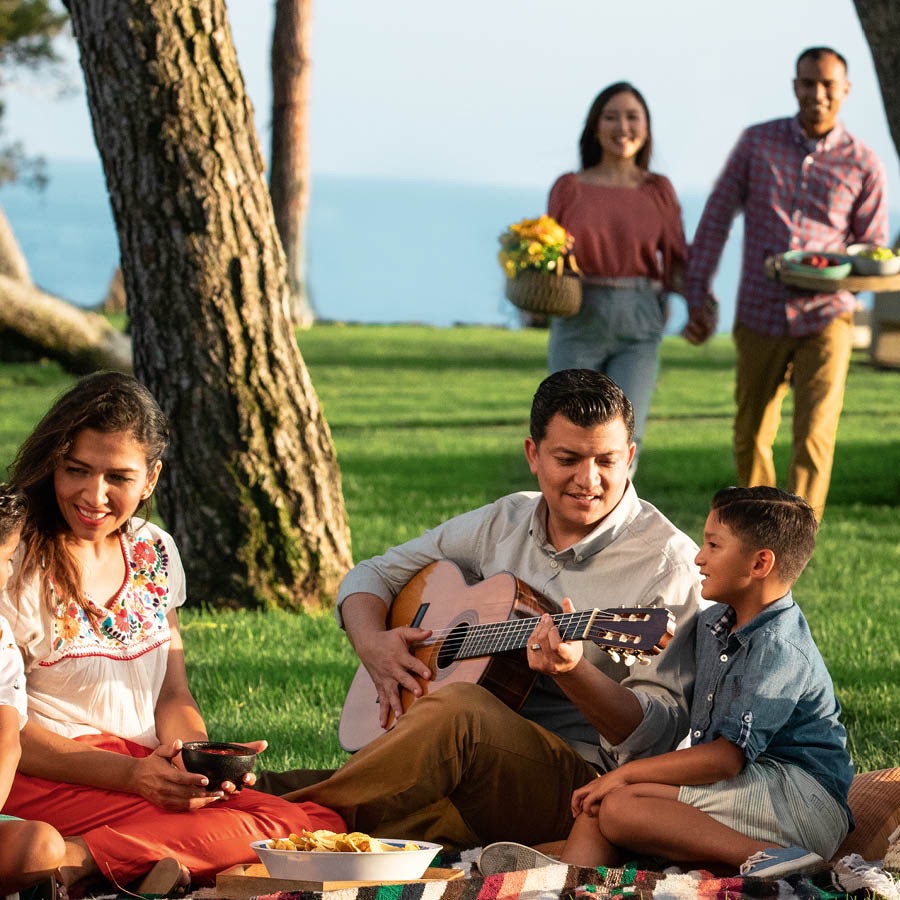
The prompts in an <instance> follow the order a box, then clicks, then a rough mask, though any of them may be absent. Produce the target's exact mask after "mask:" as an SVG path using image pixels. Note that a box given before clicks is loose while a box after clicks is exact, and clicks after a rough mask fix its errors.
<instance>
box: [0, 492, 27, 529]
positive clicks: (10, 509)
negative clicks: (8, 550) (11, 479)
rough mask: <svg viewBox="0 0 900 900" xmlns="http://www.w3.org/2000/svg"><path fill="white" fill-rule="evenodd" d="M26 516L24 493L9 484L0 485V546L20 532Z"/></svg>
mask: <svg viewBox="0 0 900 900" xmlns="http://www.w3.org/2000/svg"><path fill="white" fill-rule="evenodd" d="M27 514H28V501H27V500H26V499H25V493H24V491H20V490H19V489H18V488H14V487H13V486H12V485H9V484H0V544H5V543H6V542H7V541H8V540H9V539H10V537H12V535H14V534H15V533H16V532H17V531H21V530H22V526H23V525H24V524H25V516H26V515H27Z"/></svg>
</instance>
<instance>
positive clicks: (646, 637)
mask: <svg viewBox="0 0 900 900" xmlns="http://www.w3.org/2000/svg"><path fill="white" fill-rule="evenodd" d="M674 634H675V617H674V616H673V615H672V613H670V612H669V610H667V609H658V608H655V607H651V608H649V609H642V608H640V607H634V608H629V607H619V608H613V609H595V610H594V611H593V614H592V615H591V618H590V621H589V623H588V627H587V630H586V633H585V635H584V637H585V639H586V640H590V641H593V642H594V643H595V644H597V646H599V647H600V648H601V649H602V650H605V651H606V652H607V653H608V654H609V656H610V658H611V659H613V660H614V661H615V662H624V663H625V665H626V666H633V665H634V664H635V662H640V663H642V664H644V665H648V664H649V663H650V658H651V657H653V656H656V655H657V654H659V653H661V652H662V651H663V649H664V648H665V646H666V644H668V643H669V641H670V640H671V639H672V636H673V635H674Z"/></svg>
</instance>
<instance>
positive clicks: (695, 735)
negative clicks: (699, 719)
mask: <svg viewBox="0 0 900 900" xmlns="http://www.w3.org/2000/svg"><path fill="white" fill-rule="evenodd" d="M702 734H703V732H702V731H695V732H694V737H696V738H698V737H700V736H701V735H702Z"/></svg>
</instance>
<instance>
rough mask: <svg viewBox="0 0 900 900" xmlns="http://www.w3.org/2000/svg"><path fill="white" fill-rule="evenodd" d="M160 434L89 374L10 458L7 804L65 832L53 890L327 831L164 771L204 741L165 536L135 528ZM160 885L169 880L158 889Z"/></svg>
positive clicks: (210, 860) (153, 415)
mask: <svg viewBox="0 0 900 900" xmlns="http://www.w3.org/2000/svg"><path fill="white" fill-rule="evenodd" d="M167 436H168V428H167V423H166V419H165V416H164V414H163V413H162V411H161V410H160V408H159V406H158V405H157V404H156V401H155V400H154V399H153V397H152V395H151V394H150V392H149V391H147V389H146V388H145V387H143V386H142V385H141V384H140V383H139V382H138V381H137V380H136V379H134V378H131V377H130V376H126V375H121V374H118V373H103V374H99V375H94V376H89V377H88V378H85V379H82V381H80V382H79V383H78V384H76V385H75V387H73V388H72V389H71V390H70V391H69V392H68V393H67V394H65V395H63V396H62V397H61V398H60V399H59V400H58V401H57V402H56V404H55V405H54V406H53V408H52V409H51V410H50V411H49V412H48V413H47V415H46V416H44V418H43V419H42V420H41V422H39V423H38V425H37V426H36V428H35V430H34V432H33V433H32V435H31V436H30V437H29V438H28V439H27V440H26V441H25V443H24V444H23V445H22V447H21V448H20V450H19V453H18V455H17V457H16V460H15V462H14V464H13V475H12V480H13V484H14V485H16V486H18V487H20V488H21V489H23V490H24V491H25V493H26V494H27V495H28V498H29V506H30V510H31V512H30V514H29V518H28V520H27V522H26V526H25V530H24V532H23V540H22V545H21V547H20V551H19V555H18V560H17V563H16V571H15V575H14V578H13V582H12V588H11V591H10V597H11V599H10V601H9V602H8V603H6V604H5V605H4V606H0V613H5V614H6V615H7V617H8V618H9V619H10V622H11V624H12V627H13V630H14V633H15V636H16V641H17V643H18V645H19V648H20V650H21V651H22V654H23V657H24V659H25V668H26V672H27V675H28V680H27V692H28V717H29V721H28V724H27V725H26V726H25V728H24V729H23V731H22V759H21V763H20V767H19V773H18V774H17V776H16V779H15V781H14V784H13V787H12V790H11V791H10V797H9V801H8V804H7V811H8V812H10V813H13V814H16V815H23V816H27V817H28V818H37V819H43V820H44V821H47V822H50V823H51V824H53V825H54V826H55V827H56V828H57V829H58V830H59V831H60V832H61V833H62V834H64V835H77V836H78V837H77V838H73V839H69V840H67V842H66V858H65V860H64V862H63V865H62V867H61V868H60V879H61V881H62V882H63V883H64V884H66V885H69V884H73V883H75V882H78V881H80V880H82V879H85V878H90V877H95V876H97V875H102V876H105V877H106V878H108V879H109V880H110V881H113V882H115V883H118V884H127V883H129V882H132V881H135V879H140V878H142V877H143V878H144V879H145V881H144V882H141V883H137V884H136V888H137V891H138V892H139V893H140V892H141V889H142V888H143V890H144V892H146V891H147V890H148V885H151V884H152V889H153V890H154V892H159V893H162V892H164V891H165V890H167V889H169V888H174V887H177V886H179V883H180V884H182V885H184V884H187V883H189V881H190V880H191V879H193V880H194V881H195V882H198V883H202V882H210V881H212V880H214V878H215V874H216V873H217V872H218V871H221V870H222V869H225V868H228V867H229V866H232V865H237V864H240V863H250V862H254V861H255V860H256V857H255V854H254V853H253V851H252V850H251V849H250V847H249V842H250V841H251V840H254V839H257V838H259V837H264V836H267V835H272V834H275V833H276V832H277V833H279V834H288V833H290V832H300V831H301V830H302V829H303V828H309V829H312V830H315V829H317V828H330V829H332V830H342V829H343V821H342V820H341V818H340V816H339V815H338V814H337V813H334V812H332V811H331V810H327V809H325V808H324V807H321V806H319V805H318V804H314V803H303V804H295V803H288V802H287V801H284V800H281V799H280V798H278V797H272V796H269V795H267V794H262V793H260V792H258V791H254V790H245V791H240V792H239V789H240V787H242V786H236V785H234V784H231V783H229V782H225V783H224V784H222V785H220V786H219V785H210V786H208V787H209V789H207V779H206V778H205V777H203V776H201V775H195V774H192V773H190V772H187V771H186V770H185V769H184V768H183V767H182V766H181V761H180V749H181V744H182V742H184V741H190V740H204V739H206V737H207V733H206V726H205V725H204V722H203V718H202V716H201V714H200V711H199V709H198V708H197V704H196V703H195V701H194V698H193V697H192V695H191V692H190V689H189V687H188V683H187V675H186V672H185V666H184V654H183V647H182V642H181V636H180V633H179V630H178V617H177V608H178V607H179V606H180V605H182V604H183V603H184V600H185V582H184V572H183V569H182V566H181V560H180V557H179V555H178V551H177V549H176V547H175V544H174V542H173V541H172V538H171V537H170V536H169V535H168V534H167V533H166V532H164V531H162V530H161V529H159V528H157V527H156V526H154V525H152V524H151V523H149V522H147V521H145V520H144V521H142V520H140V519H137V518H135V516H136V514H137V513H138V512H139V511H143V510H144V508H145V506H146V505H147V503H148V501H149V499H150V497H151V495H152V494H153V491H154V488H155V487H156V483H157V480H158V478H159V474H160V471H161V469H162V456H163V452H164V450H165V446H166V442H167ZM249 746H251V747H254V748H256V749H258V750H262V749H264V748H265V746H266V744H265V741H255V742H250V743H249ZM253 781H254V779H253V776H252V775H250V776H247V778H246V784H247V786H251V785H252V784H253ZM186 811H191V812H192V813H193V814H192V815H190V816H185V815H184V812H186ZM176 847H177V853H176V852H173V848H176ZM176 856H177V859H176V858H175V857H176ZM163 875H165V877H166V878H169V877H170V876H171V881H172V883H171V884H162V890H160V882H159V878H158V876H159V877H162V876H163ZM148 879H149V881H148ZM164 880H165V879H164Z"/></svg>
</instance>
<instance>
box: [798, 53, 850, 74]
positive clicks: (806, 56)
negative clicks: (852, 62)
mask: <svg viewBox="0 0 900 900" xmlns="http://www.w3.org/2000/svg"><path fill="white" fill-rule="evenodd" d="M823 56H833V57H835V58H836V59H837V61H838V62H839V63H840V64H841V65H842V66H843V67H844V72H845V73H846V72H848V71H849V70H848V68H847V60H846V59H844V57H843V56H842V55H841V54H840V53H838V52H837V50H834V49H832V48H831V47H807V48H806V49H805V50H804V51H802V52H801V54H800V55H799V56H798V57H797V62H796V64H795V66H794V70H795V71H796V70H797V69H799V68H800V63H802V62H803V60H804V59H811V60H812V61H813V62H818V61H819V60H820V59H821V58H822V57H823Z"/></svg>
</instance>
